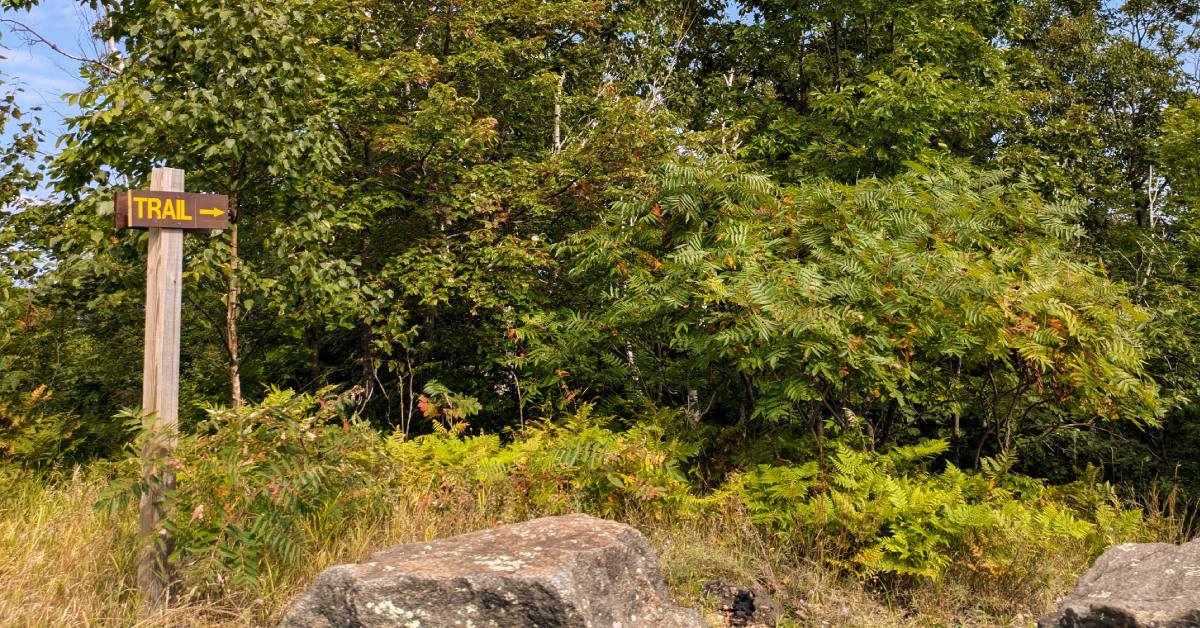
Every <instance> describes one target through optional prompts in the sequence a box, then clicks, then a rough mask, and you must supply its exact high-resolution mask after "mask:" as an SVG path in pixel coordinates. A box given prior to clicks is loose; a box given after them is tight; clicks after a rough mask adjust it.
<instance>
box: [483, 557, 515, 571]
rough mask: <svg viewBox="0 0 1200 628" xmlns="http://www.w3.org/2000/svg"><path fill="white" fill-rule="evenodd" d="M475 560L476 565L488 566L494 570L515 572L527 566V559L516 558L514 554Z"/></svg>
mask: <svg viewBox="0 0 1200 628" xmlns="http://www.w3.org/2000/svg"><path fill="white" fill-rule="evenodd" d="M473 562H474V563H475V564H476V565H480V566H483V567H487V568H488V569H491V570H492V571H505V572H513V571H517V570H519V569H520V568H522V567H524V566H525V561H523V560H521V559H520V558H514V557H512V556H497V557H495V558H489V559H487V560H478V559H477V560H475V561H473Z"/></svg>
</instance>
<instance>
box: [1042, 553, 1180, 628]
mask: <svg viewBox="0 0 1200 628" xmlns="http://www.w3.org/2000/svg"><path fill="white" fill-rule="evenodd" d="M1038 626H1039V628H1059V627H1061V628H1083V627H1088V628H1091V627H1100V626H1120V627H1122V628H1183V627H1184V626H1192V627H1195V626H1200V539H1197V540H1194V541H1192V542H1190V543H1184V544H1183V545H1171V544H1169V543H1123V544H1121V545H1117V546H1114V547H1111V548H1109V549H1108V551H1106V552H1104V554H1102V555H1101V556H1100V558H1097V559H1096V563H1095V564H1094V565H1092V568H1091V569H1089V570H1088V571H1087V573H1085V574H1083V577H1082V578H1080V579H1079V582H1078V583H1077V584H1076V585H1075V590H1074V591H1072V592H1071V594H1070V595H1068V596H1067V597H1066V599H1064V600H1063V601H1062V603H1061V604H1059V607H1058V611H1057V612H1055V613H1054V614H1052V615H1049V616H1047V617H1044V618H1042V620H1041V621H1039V622H1038Z"/></svg>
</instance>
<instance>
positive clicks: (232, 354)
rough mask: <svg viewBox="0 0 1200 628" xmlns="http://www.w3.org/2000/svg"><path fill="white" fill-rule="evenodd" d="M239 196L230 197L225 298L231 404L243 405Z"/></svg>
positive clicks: (238, 406) (237, 406)
mask: <svg viewBox="0 0 1200 628" xmlns="http://www.w3.org/2000/svg"><path fill="white" fill-rule="evenodd" d="M237 217H238V216H237V198H236V197H233V196H230V197H229V292H228V294H226V299H225V339H226V344H227V345H228V348H229V393H230V398H231V405H232V406H233V407H234V408H240V407H242V358H241V353H240V352H239V348H238V310H239V308H238V297H239V293H238V290H239V285H238V276H237V271H238V265H239V261H240V258H239V257H238V223H237Z"/></svg>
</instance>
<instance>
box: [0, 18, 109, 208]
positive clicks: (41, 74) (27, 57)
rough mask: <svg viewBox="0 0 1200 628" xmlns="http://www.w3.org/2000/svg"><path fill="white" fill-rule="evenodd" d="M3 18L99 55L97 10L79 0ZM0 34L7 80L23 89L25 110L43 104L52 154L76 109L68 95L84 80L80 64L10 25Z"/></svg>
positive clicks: (46, 145) (46, 148) (70, 49)
mask: <svg viewBox="0 0 1200 628" xmlns="http://www.w3.org/2000/svg"><path fill="white" fill-rule="evenodd" d="M0 17H3V18H7V19H13V20H18V21H20V22H21V23H22V24H25V25H26V26H28V27H29V28H31V29H33V30H35V31H36V32H37V33H38V34H40V35H41V36H43V37H45V38H46V39H48V40H50V41H51V42H54V44H55V45H57V46H59V47H60V48H62V49H63V50H64V51H65V52H67V53H69V54H72V55H75V56H83V57H95V56H96V49H95V46H96V45H97V44H96V43H94V42H92V41H90V38H89V37H88V32H89V27H90V25H91V22H92V20H94V19H95V14H94V13H92V12H91V10H90V9H87V8H85V7H81V6H80V5H79V3H78V2H76V1H75V0H43V1H42V3H41V4H40V5H38V6H37V7H34V9H33V10H32V11H12V12H5V13H4V14H3V15H0ZM0 33H2V34H0V49H2V50H0V55H3V56H4V59H3V60H0V73H3V75H4V80H5V81H6V82H11V83H12V84H14V85H16V86H19V87H20V88H21V89H22V90H23V91H22V92H21V93H19V94H18V95H17V100H18V102H19V103H20V105H21V109H22V110H24V111H25V112H26V113H30V112H31V110H32V109H34V108H35V107H36V108H40V111H38V112H36V114H37V115H38V116H40V117H41V119H42V126H43V129H44V130H45V132H46V140H45V142H43V144H42V148H41V150H42V152H43V153H53V152H54V150H55V140H57V139H58V136H59V135H60V134H61V133H62V132H63V129H64V125H63V120H64V118H66V117H68V116H69V115H71V114H72V113H73V112H74V111H76V110H75V108H73V107H70V106H68V105H67V103H66V101H64V100H63V95H64V94H68V93H71V92H75V91H78V90H79V89H80V88H81V87H83V85H84V81H83V79H82V78H80V76H79V64H78V63H77V62H75V61H72V60H71V59H69V58H67V57H65V56H63V55H61V54H58V53H56V52H54V51H53V50H51V49H50V48H48V47H47V46H45V45H44V44H41V43H29V42H27V40H28V37H27V36H24V35H22V34H21V33H19V32H16V31H14V28H13V26H12V25H10V24H4V25H2V26H0ZM38 192H41V193H44V192H45V191H44V190H39V191H38Z"/></svg>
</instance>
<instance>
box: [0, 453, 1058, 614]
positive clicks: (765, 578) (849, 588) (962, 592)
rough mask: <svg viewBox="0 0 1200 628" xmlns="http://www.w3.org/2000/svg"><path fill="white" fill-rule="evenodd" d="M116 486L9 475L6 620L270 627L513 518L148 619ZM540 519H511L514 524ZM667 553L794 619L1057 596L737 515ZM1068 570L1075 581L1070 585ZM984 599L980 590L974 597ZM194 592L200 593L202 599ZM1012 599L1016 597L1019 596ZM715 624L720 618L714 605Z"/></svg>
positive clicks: (431, 533) (399, 522)
mask: <svg viewBox="0 0 1200 628" xmlns="http://www.w3.org/2000/svg"><path fill="white" fill-rule="evenodd" d="M105 485H106V482H105V481H104V480H102V479H97V478H93V477H88V476H87V475H86V474H81V473H76V474H75V475H74V476H72V477H69V478H65V479H62V480H60V481H57V482H55V483H53V484H51V485H46V484H43V483H42V482H40V481H36V480H32V479H16V480H12V479H9V480H5V479H3V477H0V582H3V583H4V586H0V626H58V625H70V626H144V627H150V626H247V625H271V624H273V623H274V622H275V621H277V619H278V617H279V616H280V614H281V613H282V611H283V609H284V608H285V607H286V605H287V604H288V602H289V601H290V600H292V599H294V597H295V596H297V595H298V594H299V593H300V592H301V591H303V590H304V588H305V587H306V586H308V584H309V583H311V582H312V580H313V579H314V578H315V577H316V575H317V574H318V573H319V572H320V571H321V570H322V569H324V568H325V567H327V566H329V565H332V564H336V563H339V562H349V561H356V560H361V559H364V558H365V557H366V556H367V555H369V554H370V553H371V552H373V551H375V550H377V549H380V548H382V547H385V546H388V545H392V544H396V543H402V542H409V541H417V540H426V539H429V538H433V537H440V536H449V535H453V534H457V533H461V532H465V531H469V530H474V529H479V528H482V527H487V526H489V525H494V524H497V523H500V522H501V521H500V520H497V519H494V518H493V517H494V516H495V512H496V511H495V510H494V509H493V508H491V507H488V506H487V505H486V503H487V500H482V499H481V500H480V505H479V506H478V507H466V508H460V509H455V510H454V511H453V512H434V511H429V510H425V509H422V508H420V507H418V506H416V505H415V504H417V503H419V500H409V501H404V502H399V503H396V504H395V505H394V508H392V509H391V510H390V512H386V513H385V514H381V515H378V516H376V517H374V518H372V519H370V520H365V519H364V520H359V521H356V522H355V523H354V524H353V525H351V526H347V527H344V528H342V529H340V530H339V531H338V533H337V534H336V535H335V536H332V537H330V536H329V535H323V536H325V537H326V538H323V539H321V540H320V541H315V540H314V541H311V542H306V543H304V552H305V555H304V559H303V560H302V561H301V563H302V565H303V566H302V567H300V568H298V569H296V570H294V571H292V572H289V573H274V574H270V575H269V577H268V578H266V579H265V582H266V583H267V584H266V588H265V589H264V591H263V592H262V593H261V597H260V598H257V599H253V600H247V599H244V598H238V597H235V596H231V597H228V598H224V599H215V600H214V599H204V600H199V599H192V598H189V596H188V595H187V593H186V591H185V592H183V594H182V595H181V596H180V598H181V599H177V600H175V601H174V603H173V604H172V608H171V609H170V610H169V611H167V612H166V613H163V614H160V615H158V616H155V617H152V618H148V619H147V618H143V617H141V613H140V609H141V601H140V599H139V598H138V595H137V592H136V588H135V576H134V574H135V556H136V546H137V539H136V535H135V530H134V526H135V523H134V522H135V517H134V512H133V510H132V509H130V510H129V511H127V512H124V513H117V514H116V515H113V516H108V515H105V514H102V513H100V512H97V511H96V510H95V509H94V508H93V504H94V503H95V502H96V501H97V499H98V498H99V497H100V494H101V492H102V491H103V489H104V487H105ZM530 514H535V513H515V512H514V513H508V514H505V515H503V518H504V519H515V518H523V517H525V516H529V515H530ZM633 523H634V524H635V525H637V526H638V527H639V528H640V529H642V530H644V531H645V532H646V533H647V535H648V536H649V537H650V538H651V540H652V541H653V542H654V544H655V545H656V546H657V547H658V548H659V552H660V556H661V560H662V563H663V569H664V574H665V577H666V579H667V581H668V584H669V586H670V587H671V590H672V592H673V593H674V595H675V596H676V598H677V599H678V600H679V601H680V602H681V603H684V604H687V605H690V606H693V607H696V608H700V609H701V610H702V611H704V609H705V606H706V604H707V603H708V601H707V600H704V599H703V598H702V596H701V595H700V588H701V587H702V586H703V585H704V583H706V582H708V581H710V580H712V579H715V578H722V579H725V580H728V581H731V582H735V583H739V584H748V583H757V584H758V585H760V586H763V587H765V588H767V589H768V590H770V591H771V592H772V595H773V596H774V597H775V598H776V600H777V601H778V602H779V603H780V604H782V605H783V606H784V607H785V608H786V609H787V611H788V615H789V617H790V619H789V620H788V621H787V622H786V623H785V624H783V625H803V626H880V627H887V626H930V625H978V626H985V625H1029V624H1031V623H1032V622H1033V621H1034V620H1035V619H1036V614H1037V613H1038V612H1040V611H1041V610H1043V607H1045V606H1046V605H1047V604H1049V603H1050V602H1049V601H1050V600H1051V599H1052V598H1053V596H1054V594H1055V593H1058V592H1057V591H1049V592H1042V595H1041V599H1034V600H1027V601H1025V602H1024V603H1019V602H1018V603H1009V604H1008V605H1007V606H1005V604H1004V601H1005V597H1006V596H1007V595H1012V594H1014V593H1017V590H1015V589H1014V590H1007V591H1006V590H1004V589H998V590H997V591H996V596H997V600H995V604H996V607H997V608H1000V609H1002V610H1005V611H1006V612H1004V613H1000V614H996V615H990V614H987V613H984V612H982V611H978V610H974V611H971V610H964V609H979V608H987V605H986V604H983V605H981V604H980V603H979V600H977V599H975V600H972V599H970V595H972V594H971V593H970V592H968V591H967V589H964V588H962V587H961V586H959V583H955V582H949V583H947V582H943V583H941V584H939V585H936V586H935V585H930V584H926V585H920V586H915V587H914V586H908V587H907V588H905V589H904V591H905V599H904V600H903V603H900V602H897V601H896V600H894V599H889V596H888V595H887V594H886V593H885V592H884V591H885V589H883V588H881V587H880V585H879V583H874V584H871V583H864V582H862V581H859V580H856V579H852V578H846V577H841V576H836V575H834V574H832V573H831V572H830V571H828V570H826V569H824V568H822V567H820V566H819V565H818V564H816V563H814V562H813V561H811V560H808V559H805V558H803V556H804V555H805V554H806V553H805V552H803V551H799V550H798V549H797V548H786V547H781V546H780V545H779V544H778V543H774V542H772V541H771V540H770V539H768V538H764V537H763V536H762V535H761V534H760V533H759V532H758V531H757V530H756V529H755V528H754V527H753V526H749V525H747V524H746V522H745V521H744V520H743V519H739V518H737V517H732V516H731V517H725V518H722V517H715V518H710V519H705V520H687V521H663V520H655V519H652V518H649V517H646V518H641V517H639V518H638V520H636V521H634V522H633ZM1077 568H1078V566H1071V568H1070V569H1069V570H1066V571H1064V584H1063V586H1064V587H1066V586H1069V582H1067V580H1066V579H1067V578H1069V577H1070V576H1071V575H1072V574H1071V573H1067V571H1071V570H1074V569H1077ZM975 590H976V591H977V589H975ZM193 598H194V596H193ZM1009 602H1012V601H1011V600H1009ZM706 616H707V617H708V618H709V619H710V620H712V621H714V622H717V621H719V617H718V616H717V615H716V614H714V612H713V611H711V610H708V611H707V614H706Z"/></svg>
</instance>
